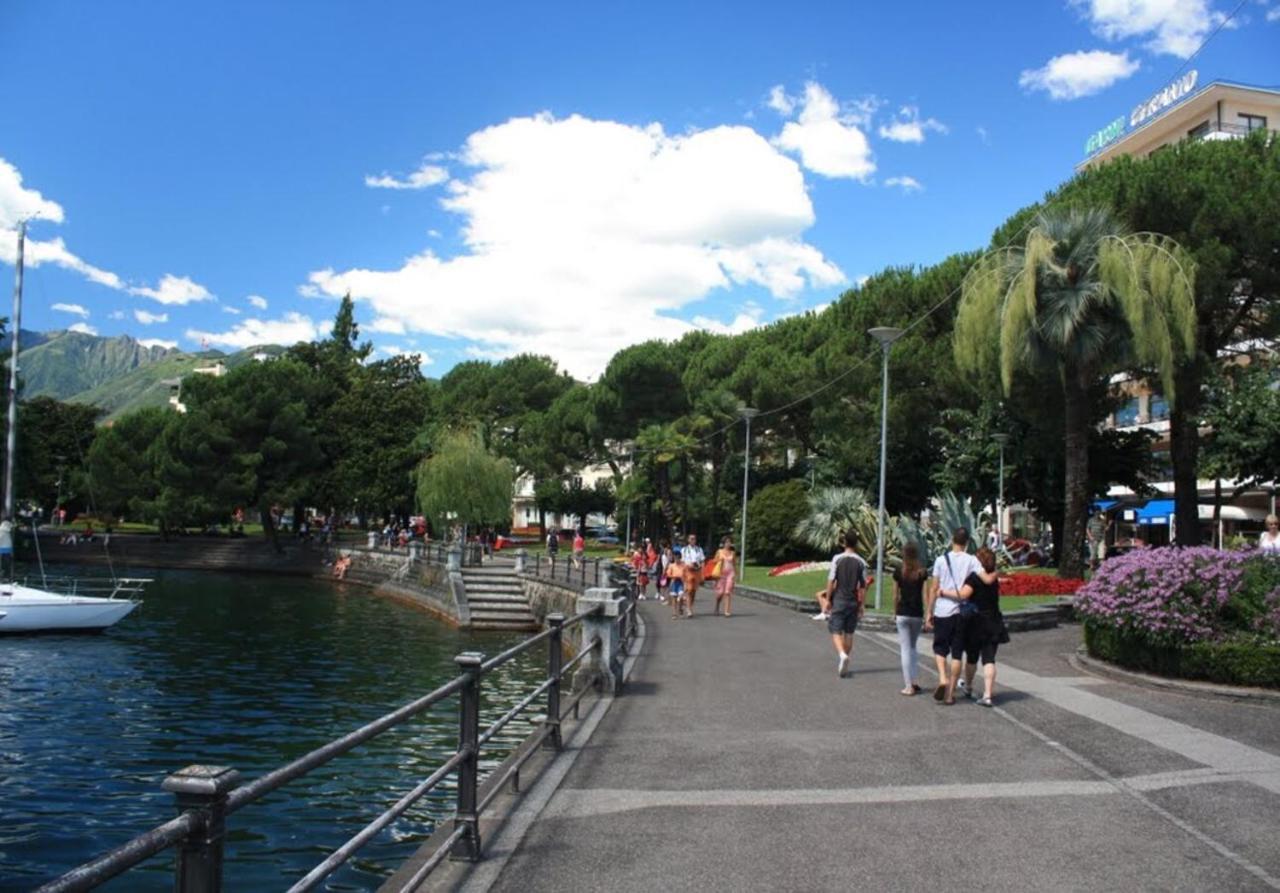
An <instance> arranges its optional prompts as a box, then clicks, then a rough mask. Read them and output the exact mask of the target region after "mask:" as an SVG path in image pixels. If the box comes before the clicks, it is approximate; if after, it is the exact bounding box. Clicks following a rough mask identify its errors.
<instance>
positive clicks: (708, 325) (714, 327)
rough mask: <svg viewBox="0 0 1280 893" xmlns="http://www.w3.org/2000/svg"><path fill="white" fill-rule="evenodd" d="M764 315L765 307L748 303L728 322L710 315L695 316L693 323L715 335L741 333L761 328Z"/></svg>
mask: <svg viewBox="0 0 1280 893" xmlns="http://www.w3.org/2000/svg"><path fill="white" fill-rule="evenodd" d="M763 315H764V310H763V308H761V307H759V306H758V305H755V304H747V305H746V306H744V307H743V308H742V310H741V311H740V312H739V313H738V314H737V315H736V316H734V318H733V319H732V320H731V321H730V322H728V323H723V322H720V320H718V319H712V318H711V317H709V316H695V317H694V318H693V324H694V325H695V326H697V327H698V328H700V329H705V330H706V331H708V332H711V333H712V334H715V335H741V334H742V333H743V332H749V331H751V330H752V329H755V328H759V327H760V325H761V324H762V323H761V317H762V316H763Z"/></svg>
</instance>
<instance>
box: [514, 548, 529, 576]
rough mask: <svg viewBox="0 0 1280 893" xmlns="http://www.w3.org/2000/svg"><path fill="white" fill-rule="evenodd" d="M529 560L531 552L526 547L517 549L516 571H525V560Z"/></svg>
mask: <svg viewBox="0 0 1280 893" xmlns="http://www.w3.org/2000/svg"><path fill="white" fill-rule="evenodd" d="M528 560H529V553H528V552H526V551H525V550H524V549H516V573H517V574H523V573H524V565H525V562H526V561H528Z"/></svg>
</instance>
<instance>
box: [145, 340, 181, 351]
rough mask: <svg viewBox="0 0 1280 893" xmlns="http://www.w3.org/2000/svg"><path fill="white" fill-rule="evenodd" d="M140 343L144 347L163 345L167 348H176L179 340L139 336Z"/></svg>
mask: <svg viewBox="0 0 1280 893" xmlns="http://www.w3.org/2000/svg"><path fill="white" fill-rule="evenodd" d="M138 343H139V344H141V345H142V346H143V347H163V348H164V349H165V350H174V349H175V348H176V347H177V346H178V342H177V341H166V340H164V339H163V338H139V339H138Z"/></svg>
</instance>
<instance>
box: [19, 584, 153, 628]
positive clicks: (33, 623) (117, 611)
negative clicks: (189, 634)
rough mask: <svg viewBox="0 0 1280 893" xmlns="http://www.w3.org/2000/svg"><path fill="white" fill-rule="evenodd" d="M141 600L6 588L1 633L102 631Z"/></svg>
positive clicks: (120, 618)
mask: <svg viewBox="0 0 1280 893" xmlns="http://www.w3.org/2000/svg"><path fill="white" fill-rule="evenodd" d="M139 604H141V602H138V601H134V600H132V599H126V598H95V597H92V596H77V595H58V594H56V593H51V592H42V591H40V590H37V589H29V588H28V587H25V586H14V587H13V588H12V589H9V588H7V587H6V589H5V590H3V591H0V635H3V634H6V633H38V632H101V631H102V630H104V629H106V628H107V627H109V626H111V625H113V624H115V623H118V622H119V621H121V620H123V619H124V618H125V617H127V616H128V615H129V613H130V612H132V611H133V609H134V608H136V607H138V605H139Z"/></svg>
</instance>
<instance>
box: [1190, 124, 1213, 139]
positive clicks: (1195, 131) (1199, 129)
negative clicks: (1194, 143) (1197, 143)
mask: <svg viewBox="0 0 1280 893" xmlns="http://www.w3.org/2000/svg"><path fill="white" fill-rule="evenodd" d="M1208 134H1209V122H1208V121H1203V122H1201V123H1199V124H1197V125H1196V126H1195V127H1192V128H1191V129H1190V130H1188V131H1187V139H1192V140H1198V139H1203V138H1204V137H1206V136H1208Z"/></svg>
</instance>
